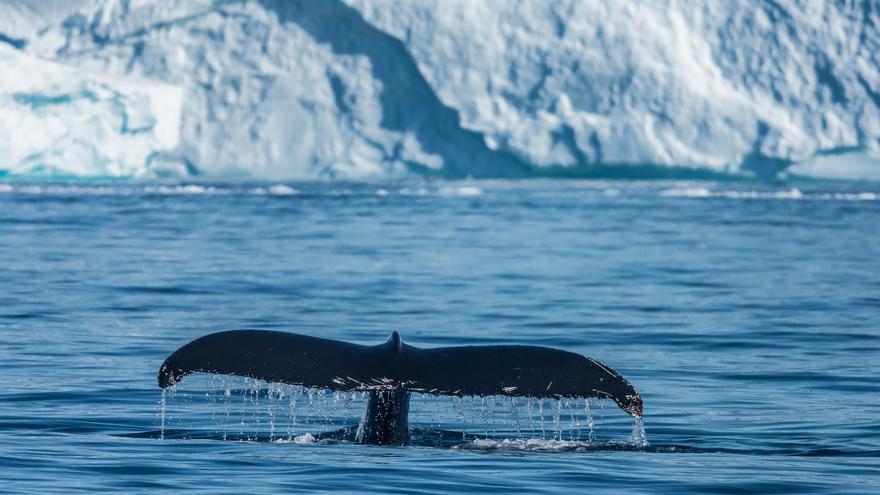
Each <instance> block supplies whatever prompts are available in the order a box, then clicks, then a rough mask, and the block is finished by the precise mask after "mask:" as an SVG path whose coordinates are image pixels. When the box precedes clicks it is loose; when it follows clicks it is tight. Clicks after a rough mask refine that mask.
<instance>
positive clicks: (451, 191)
mask: <svg viewBox="0 0 880 495" xmlns="http://www.w3.org/2000/svg"><path fill="white" fill-rule="evenodd" d="M440 194H443V195H447V196H479V195H481V194H483V190H482V189H480V188H479V187H476V186H459V187H443V188H441V189H440Z"/></svg>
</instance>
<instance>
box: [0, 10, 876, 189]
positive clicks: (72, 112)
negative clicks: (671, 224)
mask: <svg viewBox="0 0 880 495" xmlns="http://www.w3.org/2000/svg"><path fill="white" fill-rule="evenodd" d="M37 6H39V7H40V8H37ZM0 64H2V67H3V72H2V73H0V130H2V134H0V174H3V173H7V174H19V175H30V174H57V173H61V174H69V175H84V176H94V175H102V176H103V175H119V176H153V175H162V174H175V175H179V174H200V175H204V176H208V177H222V178H228V177H243V178H254V179H297V178H316V177H344V178H387V177H400V176H405V175H409V174H429V175H440V176H452V177H461V176H474V177H486V176H489V177H528V176H624V177H639V176H666V175H668V176H682V175H684V176H697V177H699V176H710V175H713V174H743V175H755V176H759V177H773V176H777V175H780V174H782V175H785V174H791V175H804V176H813V177H830V178H844V179H864V178H868V179H880V7H878V4H877V3H876V2H872V1H863V2H821V1H818V0H817V1H807V2H797V1H783V0H779V1H770V0H766V1H758V2H753V1H741V2H734V1H732V2H717V1H714V0H702V1H693V2H676V1H673V0H669V1H644V2H589V1H579V0H573V1H562V0H559V1H553V2H550V1H525V0H524V1H501V0H496V1H492V0H487V1H471V0H444V1H417V2H413V1H404V0H383V1H372V0H345V1H341V0H325V1H288V0H262V1H256V0H252V1H220V0H216V1H209V0H108V1H74V2H58V1H44V2H36V1H35V2H25V1H23V0H0Z"/></svg>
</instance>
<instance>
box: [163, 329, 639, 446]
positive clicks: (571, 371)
mask: <svg viewBox="0 0 880 495" xmlns="http://www.w3.org/2000/svg"><path fill="white" fill-rule="evenodd" d="M193 372H206V373H219V374H229V375H239V376H246V377H251V378H258V379H262V380H266V381H269V382H283V383H289V384H293V385H302V386H305V387H311V388H321V389H331V390H350V391H351V390H358V391H369V392H370V399H369V402H368V404H367V410H366V411H365V415H364V420H363V421H362V424H361V427H360V431H362V432H373V433H371V434H369V435H368V436H367V437H365V438H363V439H362V441H364V442H365V443H404V442H405V440H406V434H407V433H406V431H407V428H408V427H407V423H406V412H407V411H408V401H409V399H408V396H409V394H408V393H409V392H422V393H427V394H435V395H456V396H464V395H479V396H487V395H507V396H527V397H536V398H545V397H548V398H562V397H584V398H599V399H612V400H613V401H614V402H615V403H617V405H618V406H620V408H621V409H623V410H624V411H626V412H627V413H629V414H630V415H632V416H634V417H636V418H641V417H642V413H643V410H642V407H643V405H642V399H641V397H640V396H639V394H638V392H637V391H636V389H635V388H634V387H633V386H632V385H631V384H630V383H629V382H628V381H626V380H625V379H624V378H623V377H622V376H620V375H619V374H618V373H617V372H615V371H614V370H612V369H611V368H609V367H607V366H605V365H603V364H602V363H600V362H598V361H595V360H593V359H591V358H588V357H586V356H582V355H580V354H575V353H573V352H567V351H563V350H559V349H552V348H549V347H539V346H526V345H490V346H459V347H435V348H430V349H420V348H418V347H413V346H410V345H407V344H404V343H403V342H401V340H400V335H399V334H398V333H397V332H393V333H392V334H391V337H390V338H389V339H388V341H387V342H385V343H383V344H379V345H376V346H364V345H358V344H351V343H348V342H341V341H338V340H330V339H322V338H318V337H309V336H306V335H298V334H293V333H286V332H276V331H268V330H231V331H226V332H218V333H213V334H210V335H206V336H204V337H200V338H198V339H195V340H193V341H192V342H190V343H188V344H186V345H184V346H183V347H181V348H180V349H178V350H176V351H175V352H174V353H172V354H171V355H170V356H168V358H167V359H166V360H165V362H164V363H163V364H162V367H161V368H160V370H159V386H160V387H162V388H165V387H168V386H171V385H174V384H175V383H177V382H179V381H180V380H182V379H183V377H184V376H186V375H187V374H190V373H193ZM371 411H372V412H371ZM370 435H372V436H370Z"/></svg>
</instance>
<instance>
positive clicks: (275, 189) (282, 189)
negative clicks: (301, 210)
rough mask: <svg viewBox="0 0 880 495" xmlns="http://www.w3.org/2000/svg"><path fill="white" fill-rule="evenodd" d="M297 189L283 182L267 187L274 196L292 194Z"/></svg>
mask: <svg viewBox="0 0 880 495" xmlns="http://www.w3.org/2000/svg"><path fill="white" fill-rule="evenodd" d="M297 192H298V191H297V190H296V189H294V188H292V187H290V186H285V185H284V184H275V185H274V186H271V187H270V188H269V194H272V195H275V196H293V195H294V194H296V193H297Z"/></svg>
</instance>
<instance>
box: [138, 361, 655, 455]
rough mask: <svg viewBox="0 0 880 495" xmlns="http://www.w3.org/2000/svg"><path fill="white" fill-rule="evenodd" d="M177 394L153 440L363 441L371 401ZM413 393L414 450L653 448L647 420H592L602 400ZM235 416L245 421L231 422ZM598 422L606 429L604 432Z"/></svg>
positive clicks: (267, 386) (238, 382) (269, 390)
mask: <svg viewBox="0 0 880 495" xmlns="http://www.w3.org/2000/svg"><path fill="white" fill-rule="evenodd" d="M208 377H210V379H206V378H208ZM175 389H176V390H173V393H172V389H171V388H169V389H167V390H165V389H163V391H162V395H161V397H160V400H159V412H158V416H159V423H160V424H159V431H158V432H157V435H156V437H158V438H160V439H178V440H179V439H205V440H224V441H229V440H231V441H240V442H264V443H272V444H279V445H282V444H293V445H326V444H351V443H361V442H360V441H359V438H358V431H359V429H360V428H359V426H360V425H361V424H362V422H363V420H364V415H363V413H362V411H364V410H365V409H366V408H367V406H368V403H369V401H370V393H369V392H358V391H331V390H320V389H314V388H309V387H302V386H298V385H288V384H284V383H277V382H265V381H262V380H255V379H244V378H237V377H234V376H228V375H221V379H219V380H217V379H216V375H206V374H196V375H194V376H193V378H192V379H191V380H190V381H189V382H188V386H187V387H186V388H185V389H183V388H180V387H179V386H178V387H175ZM415 395H416V397H414V398H413V399H412V401H411V403H412V407H410V409H409V414H408V417H409V421H410V424H409V428H408V440H407V441H406V442H405V444H407V445H413V446H423V447H440V448H462V449H474V450H498V451H505V450H517V451H535V452H545V451H554V452H561V451H595V450H604V449H608V448H611V449H613V450H620V449H622V448H632V449H639V448H644V447H647V446H648V442H647V438H646V434H645V430H644V426H643V423H642V421H641V420H635V421H634V422H633V423H632V427H631V428H627V429H624V428H626V426H625V425H624V424H623V422H622V421H620V419H621V418H622V417H625V416H621V417H616V416H617V415H615V417H614V418H609V422H608V423H607V424H606V423H604V422H603V421H600V419H599V418H597V417H596V418H594V416H593V414H592V413H591V411H595V410H597V409H596V407H594V405H593V404H591V403H592V402H595V401H597V400H599V399H589V398H588V399H573V398H563V399H545V398H534V397H505V396H487V397H472V396H471V397H468V396H465V397H458V396H442V395H434V394H421V393H416V394H415ZM499 401H500V402H499ZM545 401H546V403H545ZM171 417H173V418H174V427H173V428H171V427H170V425H169V418H171ZM230 417H235V418H236V419H237V420H238V421H235V422H232V423H231V424H230V421H229V419H230ZM597 424H601V425H602V426H603V428H602V429H601V430H598V429H597V428H596V425H597ZM627 435H628V436H627ZM143 436H149V435H147V434H144V435H143ZM615 437H616V438H618V440H615V439H614V438H615Z"/></svg>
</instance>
